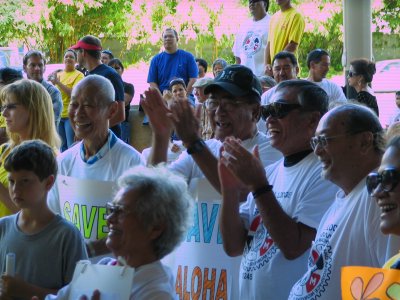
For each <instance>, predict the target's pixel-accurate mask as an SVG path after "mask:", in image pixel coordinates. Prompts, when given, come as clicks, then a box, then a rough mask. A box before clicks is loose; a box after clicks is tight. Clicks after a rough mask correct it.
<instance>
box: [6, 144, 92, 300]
mask: <svg viewBox="0 0 400 300" xmlns="http://www.w3.org/2000/svg"><path fill="white" fill-rule="evenodd" d="M4 168H5V169H6V170H7V172H8V180H9V193H10V198H11V200H12V201H13V202H14V204H15V205H16V206H17V207H18V208H19V209H20V211H19V212H18V213H16V214H14V215H11V216H7V217H4V218H2V219H0V272H1V273H3V272H4V271H5V269H6V268H5V262H6V255H7V253H14V254H15V276H10V275H6V274H4V275H2V276H1V284H0V286H1V287H0V297H5V298H8V297H10V298H12V299H31V297H32V296H38V297H39V298H40V299H42V298H44V296H45V295H47V294H49V293H56V292H57V290H58V289H60V288H62V287H63V286H65V285H67V284H68V283H69V282H70V281H71V279H72V275H73V272H74V269H75V265H76V262H77V261H79V260H81V259H87V253H86V248H85V244H84V241H83V238H82V236H81V234H80V232H79V231H78V229H77V228H76V227H75V226H74V225H73V224H72V223H70V222H68V221H66V220H64V219H63V218H62V217H61V216H59V215H55V214H54V213H53V212H52V211H51V210H50V209H49V208H48V206H47V193H48V191H49V190H50V189H51V187H52V186H53V184H54V182H55V179H56V175H57V162H56V159H55V155H54V152H53V150H52V149H51V148H50V147H49V146H48V145H47V144H45V143H44V142H41V141H39V140H35V141H26V142H23V143H22V144H21V145H19V146H17V147H15V148H14V149H13V150H12V151H11V153H10V154H9V156H8V157H7V158H6V160H5V162H4Z"/></svg>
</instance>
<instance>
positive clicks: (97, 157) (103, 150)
mask: <svg viewBox="0 0 400 300" xmlns="http://www.w3.org/2000/svg"><path fill="white" fill-rule="evenodd" d="M116 142H117V137H116V135H115V134H114V133H113V132H112V131H111V130H109V131H108V138H107V142H106V143H105V144H104V145H103V147H101V148H100V150H99V151H97V153H96V154H95V155H93V156H91V157H89V158H88V159H86V158H85V155H86V150H85V146H84V142H82V144H81V149H80V155H81V158H82V160H83V161H84V162H85V163H87V164H89V165H93V164H94V163H95V162H96V161H98V160H100V159H102V158H103V157H104V156H105V155H106V154H107V153H108V151H110V149H111V148H112V147H113V146H114V145H115V143H116Z"/></svg>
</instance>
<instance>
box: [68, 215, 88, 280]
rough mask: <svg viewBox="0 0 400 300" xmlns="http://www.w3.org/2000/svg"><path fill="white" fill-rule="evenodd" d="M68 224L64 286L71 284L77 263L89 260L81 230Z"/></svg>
mask: <svg viewBox="0 0 400 300" xmlns="http://www.w3.org/2000/svg"><path fill="white" fill-rule="evenodd" d="M64 222H66V225H65V226H66V228H65V229H64V230H65V233H66V234H65V237H64V241H63V243H64V247H63V249H62V251H63V257H64V259H63V261H64V262H65V266H64V267H65V270H64V276H65V278H64V280H65V281H64V285H65V284H68V283H70V281H71V280H72V276H73V275H74V270H75V266H76V263H77V262H78V261H80V260H83V259H87V258H88V256H87V253H86V246H85V242H84V241H83V237H82V235H81V233H80V232H79V230H78V229H77V228H76V227H75V225H73V224H72V223H69V222H68V221H64Z"/></svg>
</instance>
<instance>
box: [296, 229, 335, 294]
mask: <svg viewBox="0 0 400 300" xmlns="http://www.w3.org/2000/svg"><path fill="white" fill-rule="evenodd" d="M336 228H337V225H330V226H329V227H328V228H326V229H325V230H324V231H323V232H322V233H321V234H320V235H319V236H318V237H317V239H316V241H315V242H314V243H313V245H312V247H311V252H310V256H309V257H308V271H307V273H306V274H305V275H304V276H303V277H302V278H301V279H300V280H299V281H298V282H297V283H296V284H295V285H294V287H293V289H292V290H291V292H290V295H289V299H302V300H310V299H316V298H318V297H320V296H321V295H322V294H323V293H324V292H325V288H326V287H327V286H328V284H329V279H330V278H331V273H332V246H331V244H330V238H331V236H332V234H333V233H334V232H335V230H336Z"/></svg>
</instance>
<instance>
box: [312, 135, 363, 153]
mask: <svg viewBox="0 0 400 300" xmlns="http://www.w3.org/2000/svg"><path fill="white" fill-rule="evenodd" d="M357 133H359V132H352V133H346V134H340V135H335V136H325V135H317V136H314V137H312V138H311V141H310V144H311V148H312V149H313V150H315V149H316V148H317V146H318V145H321V147H322V148H326V146H327V145H328V141H329V140H334V139H337V138H341V137H345V136H349V135H354V134H357Z"/></svg>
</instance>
